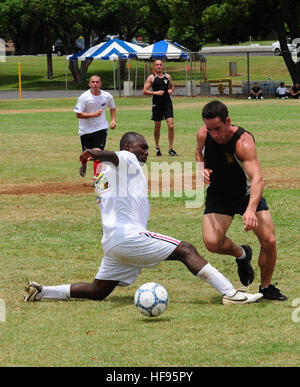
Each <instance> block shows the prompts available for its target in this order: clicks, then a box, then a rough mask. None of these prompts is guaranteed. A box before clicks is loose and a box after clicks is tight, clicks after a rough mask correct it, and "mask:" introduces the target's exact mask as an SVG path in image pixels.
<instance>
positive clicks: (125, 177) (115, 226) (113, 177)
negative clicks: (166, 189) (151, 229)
mask: <svg viewBox="0 0 300 387" xmlns="http://www.w3.org/2000/svg"><path fill="white" fill-rule="evenodd" d="M116 154H117V155H118V157H119V165H118V166H117V167H116V166H114V165H113V164H112V163H103V167H102V170H101V173H100V175H99V177H98V179H97V182H96V184H95V190H96V195H97V203H98V206H99V209H100V211H101V217H102V228H103V237H102V247H103V250H104V253H105V254H106V253H107V252H108V251H109V250H110V249H111V248H112V247H114V246H116V245H117V244H118V243H120V241H122V240H124V239H126V238H127V237H128V236H130V234H132V233H136V231H137V230H140V231H143V230H145V229H146V228H147V222H148V218H149V214H150V206H149V201H148V183H147V179H146V177H145V175H144V172H143V170H142V167H141V164H140V163H139V161H138V159H137V157H136V156H135V155H134V154H133V153H131V152H128V151H125V150H123V151H119V152H116Z"/></svg>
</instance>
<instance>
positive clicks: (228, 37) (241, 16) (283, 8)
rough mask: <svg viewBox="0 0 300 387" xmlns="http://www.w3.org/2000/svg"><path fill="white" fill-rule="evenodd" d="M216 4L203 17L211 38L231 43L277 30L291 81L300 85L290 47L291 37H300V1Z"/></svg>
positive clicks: (226, 1) (227, 1)
mask: <svg viewBox="0 0 300 387" xmlns="http://www.w3.org/2000/svg"><path fill="white" fill-rule="evenodd" d="M213 3H214V4H212V5H210V6H209V7H207V9H206V10H205V11H204V13H203V17H202V21H203V23H204V25H205V28H206V30H207V32H208V36H209V37H210V39H216V38H219V39H220V41H221V42H223V43H229V44H231V43H237V42H240V41H245V40H246V39H247V38H248V37H249V36H253V37H261V36H265V35H266V34H267V33H269V32H272V31H276V32H277V34H278V39H279V41H280V46H281V50H282V56H283V59H284V61H285V64H286V66H287V68H288V71H289V73H290V76H291V78H292V81H293V82H294V83H296V82H300V61H299V62H298V61H297V62H294V60H293V58H292V55H291V53H290V51H289V50H288V47H287V39H288V38H291V39H292V40H294V39H296V38H300V2H299V1H298V0H264V1H259V0H247V1H244V0H219V1H214V2H213ZM298 46H300V45H298Z"/></svg>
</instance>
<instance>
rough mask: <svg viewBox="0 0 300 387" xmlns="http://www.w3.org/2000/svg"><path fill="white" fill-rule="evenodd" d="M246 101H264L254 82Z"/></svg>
mask: <svg viewBox="0 0 300 387" xmlns="http://www.w3.org/2000/svg"><path fill="white" fill-rule="evenodd" d="M248 99H264V97H263V95H262V89H261V88H260V87H259V86H258V83H257V82H254V85H253V87H252V89H251V90H250V94H249V97H248Z"/></svg>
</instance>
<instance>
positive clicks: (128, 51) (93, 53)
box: [66, 39, 142, 89]
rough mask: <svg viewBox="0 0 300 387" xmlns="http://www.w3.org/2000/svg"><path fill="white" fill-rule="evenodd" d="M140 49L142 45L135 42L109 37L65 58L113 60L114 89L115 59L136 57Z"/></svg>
mask: <svg viewBox="0 0 300 387" xmlns="http://www.w3.org/2000/svg"><path fill="white" fill-rule="evenodd" d="M141 50H142V47H141V46H139V45H137V44H133V43H129V42H125V41H123V40H120V39H111V40H108V41H107V42H102V43H100V44H98V45H96V46H93V47H90V48H87V49H85V50H83V51H80V52H77V53H76V54H73V55H69V56H67V57H66V59H67V60H79V61H84V60H86V59H93V60H111V61H113V76H114V89H116V77H115V61H120V60H125V59H136V58H137V54H138V53H139V52H140V51H141ZM129 77H130V75H129Z"/></svg>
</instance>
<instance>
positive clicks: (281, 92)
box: [276, 86, 288, 95]
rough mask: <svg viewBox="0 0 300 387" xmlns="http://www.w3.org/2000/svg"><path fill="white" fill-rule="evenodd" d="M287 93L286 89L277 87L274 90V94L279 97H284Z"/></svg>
mask: <svg viewBox="0 0 300 387" xmlns="http://www.w3.org/2000/svg"><path fill="white" fill-rule="evenodd" d="M287 92H288V89H287V88H286V87H280V86H279V87H277V89H276V93H278V94H279V95H284V94H286V93H287Z"/></svg>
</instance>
